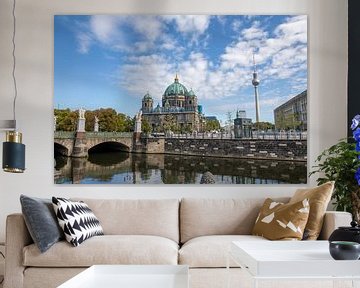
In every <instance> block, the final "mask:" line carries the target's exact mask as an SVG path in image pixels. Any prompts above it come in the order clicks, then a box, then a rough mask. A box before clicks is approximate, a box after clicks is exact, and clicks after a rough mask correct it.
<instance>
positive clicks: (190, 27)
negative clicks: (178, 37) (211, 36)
mask: <svg viewBox="0 0 360 288" xmlns="http://www.w3.org/2000/svg"><path fill="white" fill-rule="evenodd" d="M164 18H165V19H166V20H168V21H175V23H176V27H177V30H178V31H179V32H181V33H183V34H196V35H201V34H203V33H204V32H205V31H206V29H207V28H208V27H209V24H210V16H209V15H170V16H164Z"/></svg>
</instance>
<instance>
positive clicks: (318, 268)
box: [227, 241, 360, 287]
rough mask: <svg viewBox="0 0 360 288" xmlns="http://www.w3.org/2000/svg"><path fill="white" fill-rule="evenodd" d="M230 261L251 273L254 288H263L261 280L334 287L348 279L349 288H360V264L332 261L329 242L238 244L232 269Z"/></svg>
mask: <svg viewBox="0 0 360 288" xmlns="http://www.w3.org/2000/svg"><path fill="white" fill-rule="evenodd" d="M230 258H232V259H233V260H234V261H235V263H237V264H238V265H239V266H240V267H241V268H243V269H244V270H246V271H247V272H248V273H246V274H248V276H249V277H250V278H251V279H252V281H250V286H252V287H259V283H261V282H262V281H261V280H263V281H264V282H266V281H265V280H273V281H274V280H276V281H277V282H279V281H278V280H291V281H294V280H296V281H300V280H306V281H309V280H314V281H320V282H321V281H325V280H330V282H332V285H333V287H335V286H336V285H338V284H339V283H341V281H342V282H344V280H346V282H347V286H346V287H360V261H359V260H341V261H339V260H334V259H332V257H331V255H330V253H329V243H328V241H264V242H254V241H252V242H250V241H249V242H247V241H236V242H232V244H231V248H230V252H229V259H228V265H227V266H228V270H229V261H230ZM349 283H350V284H349ZM228 286H229V281H228ZM274 287H275V286H274ZM296 287H297V286H296ZM299 287H303V286H302V285H301V284H300V285H299ZM326 287H329V286H326ZM340 287H344V286H343V285H342V284H340Z"/></svg>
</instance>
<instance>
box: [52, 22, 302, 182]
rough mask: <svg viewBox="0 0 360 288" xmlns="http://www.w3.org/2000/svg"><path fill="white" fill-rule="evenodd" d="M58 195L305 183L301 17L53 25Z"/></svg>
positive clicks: (55, 154) (56, 180)
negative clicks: (94, 187) (145, 187)
mask: <svg viewBox="0 0 360 288" xmlns="http://www.w3.org/2000/svg"><path fill="white" fill-rule="evenodd" d="M54 41H55V43H54V160H55V168H54V182H55V183H56V184H200V183H215V184H303V183H306V182H307V141H308V140H307V139H308V135H307V97H308V95H307V16H306V15H58V16H55V18H54Z"/></svg>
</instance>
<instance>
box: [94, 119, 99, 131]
mask: <svg viewBox="0 0 360 288" xmlns="http://www.w3.org/2000/svg"><path fill="white" fill-rule="evenodd" d="M94 132H99V118H97V117H96V116H95V122H94Z"/></svg>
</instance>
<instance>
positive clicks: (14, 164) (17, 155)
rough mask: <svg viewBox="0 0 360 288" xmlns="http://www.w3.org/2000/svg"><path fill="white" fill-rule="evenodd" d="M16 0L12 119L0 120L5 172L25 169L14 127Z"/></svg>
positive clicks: (21, 146)
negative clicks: (3, 138)
mask: <svg viewBox="0 0 360 288" xmlns="http://www.w3.org/2000/svg"><path fill="white" fill-rule="evenodd" d="M15 8H16V0H13V8H12V16H13V35H12V47H13V50H12V57H13V69H12V78H13V82H14V100H13V120H2V121H0V130H4V131H6V140H5V142H4V143H3V158H2V159H3V163H2V167H3V169H4V171H5V172H10V173H23V172H24V170H25V145H24V144H22V134H21V133H20V132H19V131H17V129H16V98H17V86H16V77H15V69H16V57H15V48H16V46H15V35H16V16H15Z"/></svg>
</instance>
